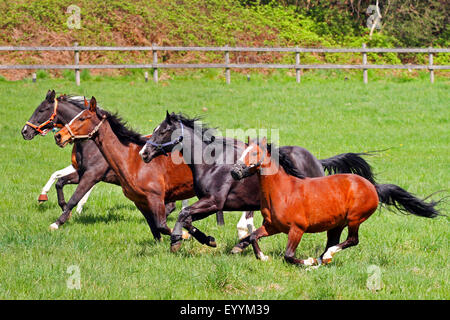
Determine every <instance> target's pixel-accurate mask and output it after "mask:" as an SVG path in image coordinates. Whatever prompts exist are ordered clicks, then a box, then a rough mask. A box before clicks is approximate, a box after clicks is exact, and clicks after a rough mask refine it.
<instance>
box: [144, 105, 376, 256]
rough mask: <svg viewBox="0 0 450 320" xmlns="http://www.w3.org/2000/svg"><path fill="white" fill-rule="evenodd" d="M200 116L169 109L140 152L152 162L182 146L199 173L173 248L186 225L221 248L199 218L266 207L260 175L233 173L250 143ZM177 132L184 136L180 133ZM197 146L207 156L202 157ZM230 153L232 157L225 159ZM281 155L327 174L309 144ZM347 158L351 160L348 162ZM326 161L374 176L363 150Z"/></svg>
mask: <svg viewBox="0 0 450 320" xmlns="http://www.w3.org/2000/svg"><path fill="white" fill-rule="evenodd" d="M197 120H198V118H192V119H189V118H187V117H186V116H184V115H182V114H175V113H172V114H169V112H166V118H165V120H164V121H162V122H161V123H160V125H158V126H157V127H156V128H155V130H154V132H153V134H152V136H151V137H150V138H149V140H147V142H146V145H145V147H144V148H143V149H142V150H141V152H140V154H141V156H142V159H143V160H144V162H147V163H150V162H151V161H154V160H157V159H159V158H161V157H163V156H162V155H167V153H168V152H172V151H174V150H179V151H180V152H181V154H182V156H183V158H184V161H185V162H186V163H187V164H188V166H189V168H190V169H191V171H192V174H193V178H194V189H195V192H196V195H197V197H198V198H199V200H198V201H197V202H196V203H194V204H192V205H191V206H188V207H186V208H184V209H182V210H181V212H180V214H179V216H178V220H177V222H176V224H175V227H174V230H173V232H172V236H171V251H172V252H175V251H177V250H178V249H179V248H180V246H181V231H182V228H185V229H187V230H188V232H189V233H191V235H192V236H193V237H194V238H196V239H197V240H198V241H199V242H200V243H202V244H206V245H208V246H212V247H214V246H216V243H215V239H214V238H213V237H211V236H207V235H205V234H204V233H202V232H201V231H200V230H198V229H197V228H195V227H194V226H193V225H192V222H193V221H196V220H200V219H203V218H205V217H207V216H209V215H211V214H213V213H215V212H216V211H218V210H222V211H253V210H259V209H260V197H259V184H258V181H257V178H256V176H254V177H252V178H249V179H246V180H243V181H236V180H234V179H232V178H231V176H230V174H229V172H230V170H231V168H232V165H233V164H234V163H235V161H236V160H237V157H238V155H240V154H241V153H242V152H243V151H244V150H245V148H246V145H245V143H244V142H242V141H238V140H236V139H230V138H220V139H219V138H216V137H215V136H214V135H211V134H210V129H209V128H208V127H207V126H202V127H201V130H199V129H198V128H196V126H195V122H196V121H197ZM177 134H180V135H179V136H176V135H177ZM208 135H209V136H208ZM172 136H175V138H172ZM221 147H225V148H226V151H227V152H225V153H220V154H219V153H217V154H215V155H214V158H215V159H213V160H212V161H211V160H208V161H207V162H206V161H204V159H206V158H207V157H209V156H210V153H211V152H215V150H216V149H221ZM197 150H199V151H200V152H201V154H198V155H197V154H196V152H197ZM196 157H197V158H200V161H195V158H196ZM224 157H225V158H227V159H228V158H229V159H230V160H232V161H231V162H227V161H224ZM280 157H282V158H283V159H284V162H285V163H288V164H290V165H289V166H287V167H286V170H290V172H291V174H293V175H296V176H297V177H299V178H304V177H320V176H324V169H323V164H322V163H321V161H319V160H318V159H317V158H316V157H314V156H313V155H312V154H311V153H310V152H309V151H308V150H306V149H304V148H301V147H296V146H285V147H281V148H280ZM163 158H164V157H163ZM344 159H347V160H346V161H344ZM349 159H352V161H350V160H349ZM325 163H326V164H327V165H328V170H333V168H335V169H336V170H338V168H339V167H340V166H341V167H342V170H353V171H355V172H358V173H359V174H364V175H366V177H367V178H368V179H371V180H373V179H374V178H373V174H372V171H371V169H370V166H369V164H368V163H367V162H366V161H365V160H364V159H362V158H361V157H360V156H359V155H358V154H351V155H349V156H348V157H347V158H346V157H345V156H336V157H335V158H333V159H330V160H328V161H325ZM353 165H355V167H353Z"/></svg>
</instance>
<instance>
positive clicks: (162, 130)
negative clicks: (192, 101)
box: [139, 111, 184, 163]
mask: <svg viewBox="0 0 450 320" xmlns="http://www.w3.org/2000/svg"><path fill="white" fill-rule="evenodd" d="M180 130H181V131H180ZM180 132H181V133H180ZM183 132H184V129H183V123H182V122H181V121H179V120H178V119H177V116H176V115H175V114H174V113H172V114H169V112H168V111H167V112H166V118H165V119H164V121H163V122H161V123H160V124H159V126H157V127H156V128H155V130H154V131H153V133H152V136H151V137H150V139H148V140H147V143H146V144H145V146H144V147H143V148H142V150H141V151H140V152H139V154H140V156H141V158H142V160H144V161H145V162H147V163H148V162H150V161H151V160H152V159H153V158H155V157H157V156H159V155H161V154H164V155H167V153H169V152H172V150H173V148H174V147H175V146H176V145H177V144H179V143H180V142H181V141H182V140H183Z"/></svg>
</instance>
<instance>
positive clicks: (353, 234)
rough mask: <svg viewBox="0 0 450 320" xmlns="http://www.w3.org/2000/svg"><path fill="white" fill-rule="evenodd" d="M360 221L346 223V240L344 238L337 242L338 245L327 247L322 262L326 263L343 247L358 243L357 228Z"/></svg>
mask: <svg viewBox="0 0 450 320" xmlns="http://www.w3.org/2000/svg"><path fill="white" fill-rule="evenodd" d="M359 225H360V222H359V221H358V222H356V223H349V224H348V236H347V240H345V241H344V242H342V243H339V244H338V245H335V246H332V247H330V248H328V250H327V251H326V252H325V254H324V255H323V257H322V262H323V263H324V264H328V263H330V262H331V260H332V259H333V256H334V255H335V254H336V253H337V252H339V251H341V250H344V249H345V248H348V247H353V246H356V245H357V244H358V243H359V239H358V230H359Z"/></svg>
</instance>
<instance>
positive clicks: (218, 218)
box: [216, 211, 225, 226]
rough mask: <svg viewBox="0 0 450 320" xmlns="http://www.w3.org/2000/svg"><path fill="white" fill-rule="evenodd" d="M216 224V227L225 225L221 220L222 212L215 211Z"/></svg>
mask: <svg viewBox="0 0 450 320" xmlns="http://www.w3.org/2000/svg"><path fill="white" fill-rule="evenodd" d="M216 222H217V225H218V226H223V225H225V219H224V218H223V211H217V213H216Z"/></svg>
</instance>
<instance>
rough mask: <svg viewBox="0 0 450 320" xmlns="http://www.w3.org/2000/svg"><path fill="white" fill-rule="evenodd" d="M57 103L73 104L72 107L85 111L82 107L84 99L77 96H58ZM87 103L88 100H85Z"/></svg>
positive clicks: (84, 107)
mask: <svg viewBox="0 0 450 320" xmlns="http://www.w3.org/2000/svg"><path fill="white" fill-rule="evenodd" d="M57 99H58V101H66V102H68V103H70V104H73V105H74V106H76V107H78V108H80V109H86V106H85V105H84V97H83V96H79V95H67V94H64V95H62V96H59V97H58V98H57ZM87 101H88V102H89V100H87Z"/></svg>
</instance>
